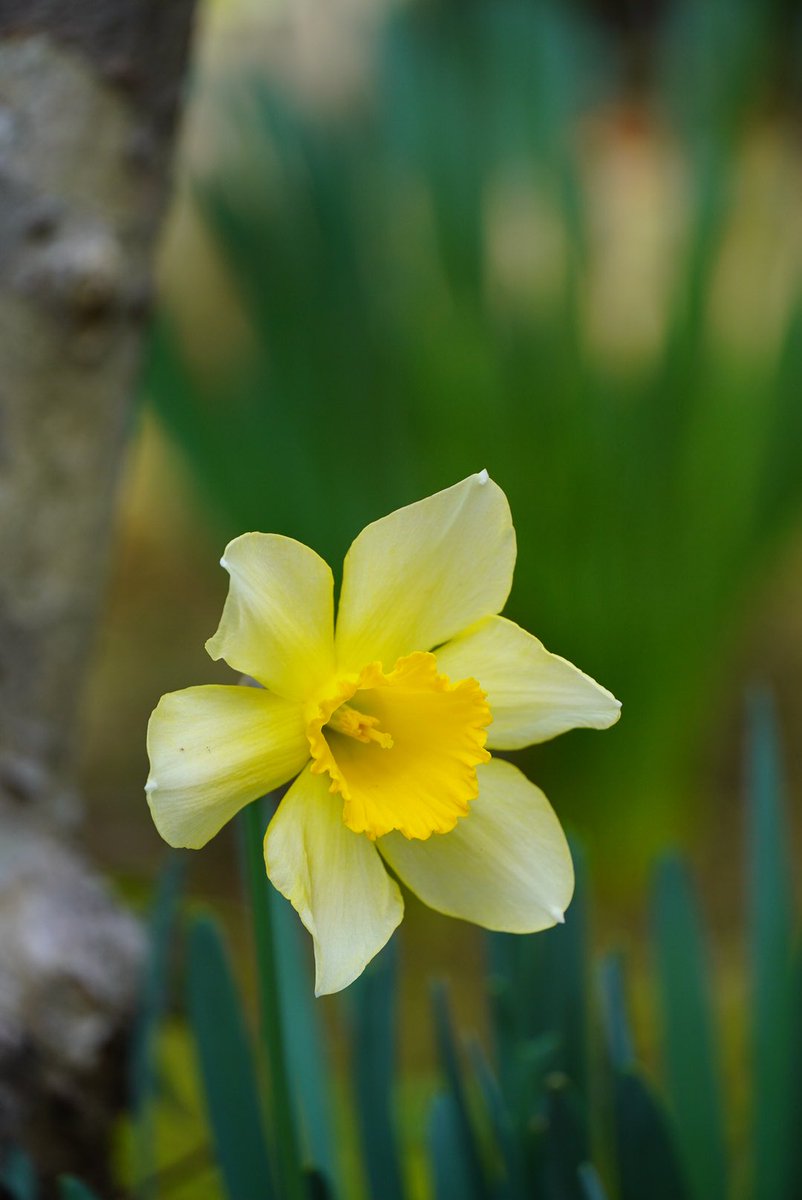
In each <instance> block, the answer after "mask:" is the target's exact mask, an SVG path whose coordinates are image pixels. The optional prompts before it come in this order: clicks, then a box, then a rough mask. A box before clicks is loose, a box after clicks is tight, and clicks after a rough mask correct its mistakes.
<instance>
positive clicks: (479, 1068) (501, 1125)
mask: <svg viewBox="0 0 802 1200" xmlns="http://www.w3.org/2000/svg"><path fill="white" fill-rule="evenodd" d="M468 1054H469V1057H470V1062H471V1066H472V1068H473V1074H474V1078H475V1080H476V1083H477V1085H478V1088H479V1094H480V1095H481V1097H482V1100H483V1101H484V1106H485V1111H486V1114H487V1118H488V1124H489V1126H490V1128H491V1129H492V1131H493V1135H494V1137H495V1140H496V1144H497V1145H498V1149H499V1152H500V1154H501V1158H502V1161H503V1163H504V1170H505V1176H506V1178H505V1183H504V1185H503V1186H502V1188H501V1189H500V1195H501V1198H502V1200H505V1198H506V1197H508V1196H509V1197H524V1196H526V1194H527V1192H526V1172H525V1164H524V1157H523V1154H522V1150H521V1145H520V1142H519V1140H518V1138H517V1137H516V1131H515V1127H514V1125H513V1121H512V1118H511V1116H510V1112H509V1109H508V1108H507V1104H506V1102H505V1099H504V1097H503V1095H502V1093H501V1089H500V1088H499V1085H498V1082H497V1080H496V1079H495V1077H494V1075H493V1072H492V1071H491V1069H490V1064H489V1063H488V1061H487V1058H486V1057H485V1053H484V1050H483V1049H482V1047H481V1045H480V1043H479V1042H478V1041H477V1039H476V1038H471V1039H470V1041H469V1042H468Z"/></svg>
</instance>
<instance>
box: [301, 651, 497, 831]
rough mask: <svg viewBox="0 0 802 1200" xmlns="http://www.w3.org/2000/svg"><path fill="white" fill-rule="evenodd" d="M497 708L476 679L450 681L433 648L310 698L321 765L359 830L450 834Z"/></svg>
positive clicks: (482, 758) (317, 768)
mask: <svg viewBox="0 0 802 1200" xmlns="http://www.w3.org/2000/svg"><path fill="white" fill-rule="evenodd" d="M491 720H492V716H491V713H490V709H489V708H488V706H487V704H486V703H485V693H484V692H483V691H482V689H481V688H480V687H479V684H478V683H477V682H476V680H475V679H462V680H460V681H459V682H458V683H453V684H452V683H451V682H450V680H449V679H448V678H447V676H445V675H439V674H438V672H437V662H436V659H435V656H434V655H433V654H425V653H416V654H409V655H406V656H405V657H403V658H399V660H398V662H397V663H396V664H395V666H394V667H393V670H392V671H390V672H389V673H385V672H384V671H383V670H382V667H381V664H380V663H371V664H370V665H369V666H367V667H365V668H364V669H363V670H362V671H361V672H360V673H359V675H358V676H356V677H354V676H350V677H349V678H347V679H343V680H340V681H339V682H338V683H337V684H336V685H335V686H334V687H333V688H332V690H331V693H330V694H327V695H326V696H325V698H324V699H322V700H319V701H317V702H315V703H314V704H312V705H311V706H310V710H309V713H308V724H307V737H308V739H309V746H310V750H311V753H312V760H313V761H312V771H313V772H315V773H316V774H323V773H324V772H325V773H328V775H329V776H330V778H331V791H332V792H335V793H339V794H340V795H341V796H342V798H343V821H344V822H345V824H346V825H347V826H348V828H349V829H352V830H353V831H354V832H355V833H365V834H367V836H368V837H369V838H377V837H382V836H383V835H384V834H385V833H389V832H390V831H391V830H393V829H398V830H400V831H401V833H403V834H404V835H405V836H406V837H408V838H421V839H425V838H428V837H429V836H430V835H431V834H432V833H447V832H448V831H449V830H450V829H453V828H454V826H455V825H456V823H457V821H458V820H459V818H460V817H461V816H464V815H465V814H466V813H467V812H468V807H469V803H470V801H471V800H473V799H475V798H476V795H477V793H478V790H479V789H478V784H477V780H476V767H477V765H478V764H479V763H482V762H486V761H487V760H488V759H489V757H490V755H489V754H488V753H487V751H486V750H485V749H484V744H485V740H486V738H487V726H488V725H489V724H490V722H491Z"/></svg>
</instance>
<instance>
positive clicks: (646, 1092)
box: [14, 698, 802, 1200]
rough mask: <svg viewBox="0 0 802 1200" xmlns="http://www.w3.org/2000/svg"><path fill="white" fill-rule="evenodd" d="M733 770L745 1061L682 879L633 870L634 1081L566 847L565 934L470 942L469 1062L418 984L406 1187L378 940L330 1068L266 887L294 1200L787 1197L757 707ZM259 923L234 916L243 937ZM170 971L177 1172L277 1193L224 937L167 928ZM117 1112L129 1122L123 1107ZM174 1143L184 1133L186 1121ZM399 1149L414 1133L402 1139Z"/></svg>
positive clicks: (618, 988) (791, 983) (789, 985)
mask: <svg viewBox="0 0 802 1200" xmlns="http://www.w3.org/2000/svg"><path fill="white" fill-rule="evenodd" d="M747 766H748V770H747V776H748V787H747V814H746V828H745V846H746V863H745V867H746V872H745V873H746V881H747V886H746V891H745V894H746V900H747V918H748V919H747V938H746V950H747V952H746V954H745V961H744V963H743V964H742V970H743V973H744V975H745V977H746V980H747V983H748V994H749V1004H748V1006H747V1007H748V1015H747V1014H746V1013H745V1014H744V1016H745V1017H746V1020H745V1021H744V1029H743V1030H742V1033H743V1036H744V1039H745V1043H746V1045H747V1046H748V1054H746V1055H745V1056H744V1058H743V1060H739V1061H738V1062H736V1063H729V1064H728V1066H727V1073H726V1076H725V1074H724V1072H723V1069H722V1046H721V1038H720V1026H721V1021H720V1011H721V990H720V989H719V988H718V987H717V986H716V987H714V984H715V983H716V982H717V980H716V975H717V971H716V969H715V955H714V954H712V953H711V951H710V948H709V944H708V937H707V933H706V930H705V928H704V922H703V919H702V916H701V914H700V911H699V908H698V905H697V902H696V899H695V895H694V889H693V887H692V884H691V881H690V876H689V872H688V869H687V866H686V865H685V864H684V863H683V862H682V861H681V860H680V859H679V858H677V857H675V856H671V857H664V858H663V859H662V861H661V862H660V863H659V864H658V868H657V870H656V872H655V877H654V885H653V889H652V905H651V922H650V926H651V929H650V939H649V940H650V943H651V950H652V956H651V957H652V964H653V968H654V971H653V976H654V990H653V992H652V993H650V995H652V996H653V998H654V1000H655V1001H656V1009H657V1012H656V1021H655V1022H654V1024H655V1025H656V1027H657V1029H658V1030H659V1038H658V1043H659V1054H658V1056H657V1057H658V1061H657V1063H655V1064H652V1066H651V1068H650V1070H648V1071H647V1070H645V1069H644V1067H643V1066H642V1065H641V1063H640V1061H639V1055H638V1049H637V1041H638V1039H637V1038H636V1036H635V1034H634V1033H633V1029H632V1026H631V1023H630V1017H629V1011H628V1009H629V1005H628V999H627V981H626V976H625V960H624V957H623V955H621V954H618V953H612V954H607V955H605V956H604V957H603V958H601V960H600V961H597V962H596V963H595V965H594V961H593V960H594V953H593V950H592V948H591V942H592V941H593V940H595V939H592V938H591V928H590V926H591V917H592V915H593V911H594V910H593V908H592V907H591V905H590V904H589V896H588V887H587V877H586V876H587V873H586V870H585V866H584V856H583V854H582V853H581V852H580V851H579V850H578V849H577V848H575V849H574V856H575V863H576V867H577V893H576V896H575V899H574V901H573V903H572V905H571V907H570V909H569V912H568V914H567V920H566V924H565V925H564V926H558V927H557V928H555V929H552V930H549V931H547V932H546V933H542V934H534V935H527V936H516V935H512V934H495V933H492V934H488V935H487V940H486V949H487V955H486V982H487V997H488V1003H489V1007H490V1022H489V1027H490V1034H491V1047H490V1053H489V1054H488V1053H487V1052H486V1050H485V1048H484V1047H483V1045H482V1044H481V1042H480V1040H479V1039H477V1038H476V1037H473V1036H471V1037H469V1038H463V1037H462V1036H460V1034H459V1033H458V1031H457V1028H456V1025H455V1022H454V1019H453V1017H452V1013H451V1006H450V1001H449V993H448V990H447V988H446V986H445V984H444V983H442V982H438V983H436V984H435V985H434V987H433V989H432V1025H433V1030H434V1040H435V1046H436V1051H437V1058H438V1062H439V1082H438V1083H437V1084H436V1085H435V1088H434V1090H433V1092H430V1095H429V1099H428V1103H427V1107H428V1128H427V1136H426V1138H425V1147H426V1157H427V1167H426V1171H425V1174H424V1176H423V1177H422V1178H421V1176H420V1175H419V1174H416V1173H413V1171H412V1170H411V1166H410V1164H411V1154H410V1151H411V1144H410V1140H409V1130H408V1123H407V1121H406V1120H405V1117H404V1113H403V1111H402V1110H401V1108H400V1107H399V1101H400V1098H401V1092H400V1080H399V1078H398V1063H397V1051H398V1035H399V1022H398V1003H397V1001H398V977H399V962H398V957H397V945H396V943H395V942H393V943H391V944H390V945H389V946H388V947H387V948H386V949H385V950H384V951H383V952H382V953H381V954H380V955H379V956H378V957H377V959H375V960H374V962H373V963H372V964H371V965H370V966H369V967H368V969H367V970H366V971H365V973H364V974H363V976H362V977H361V978H360V979H359V980H358V981H357V982H356V983H355V984H353V985H352V987H351V988H350V989H348V991H347V992H346V993H344V995H343V996H342V997H341V998H340V1000H341V1002H342V1003H341V1006H340V1008H339V1010H338V1011H339V1017H340V1021H341V1028H344V1029H345V1030H346V1031H347V1039H346V1040H347V1054H346V1060H345V1062H344V1063H340V1064H339V1065H338V1064H337V1063H336V1062H335V1060H334V1058H333V1056H332V1054H331V1044H330V1039H329V1037H328V1036H327V1035H326V1033H325V1031H324V1029H323V1025H322V1018H323V1016H324V1013H328V1015H329V1016H331V1015H332V1012H333V1011H334V1010H332V1009H331V1008H329V1007H327V1006H326V1005H323V1006H321V1005H320V1004H319V1003H318V1002H315V1001H314V1000H313V999H312V975H311V970H310V967H311V963H310V961H309V959H308V957H307V956H306V955H305V954H304V953H303V950H305V949H308V946H307V945H306V939H307V935H306V934H305V932H304V931H303V930H302V928H301V925H300V922H299V921H298V919H297V917H296V915H295V914H294V913H293V911H292V910H291V908H290V907H289V905H288V904H287V902H286V901H285V900H284V899H283V898H282V897H281V896H279V895H278V893H276V892H274V891H272V889H271V891H270V892H269V894H268V896H267V897H266V899H267V903H268V904H269V907H270V911H271V914H272V920H273V921H274V923H275V928H276V930H277V931H278V941H277V946H278V949H279V953H280V958H279V960H278V961H279V963H280V980H281V986H280V989H279V993H278V995H274V996H273V997H272V1001H273V1002H274V1003H275V1002H277V1003H278V1004H279V1006H280V1010H281V1021H282V1023H283V1026H284V1030H285V1039H284V1043H283V1055H284V1056H285V1058H286V1064H288V1065H289V1068H290V1070H289V1077H290V1080H291V1085H290V1092H291V1096H292V1105H291V1108H292V1112H291V1114H290V1118H291V1120H292V1121H293V1122H294V1124H295V1127H296V1129H297V1131H298V1135H299V1142H300V1147H301V1150H300V1156H299V1159H298V1162H297V1163H296V1170H297V1171H298V1172H299V1176H298V1178H299V1179H302V1180H303V1184H304V1190H303V1192H302V1193H301V1194H303V1195H304V1196H306V1197H308V1198H309V1200H314V1198H318V1197H321V1198H323V1200H326V1198H329V1200H336V1198H338V1197H339V1198H340V1200H351V1198H352V1197H363V1198H364V1200H421V1198H424V1197H425V1198H431V1200H603V1198H604V1197H608V1198H609V1200H645V1198H646V1197H649V1200H730V1198H734V1197H739V1198H741V1200H764V1198H765V1200H796V1197H798V1196H799V1195H800V1189H802V1158H801V1157H800V1152H799V1145H798V1139H797V1138H796V1137H795V1126H796V1120H797V1117H798V1113H799V1106H800V1100H801V1099H802V1097H801V1096H800V1079H802V1023H801V1021H800V1004H799V1000H800V994H801V993H800V987H802V957H800V949H799V942H798V922H797V918H796V914H795V912H794V909H793V906H792V904H791V900H790V896H791V888H792V874H791V864H790V861H789V856H788V853H787V844H788V827H787V817H786V813H785V804H784V796H783V783H782V773H781V767H780V759H779V750H778V746H777V737H776V730H775V726H774V721H773V718H772V714H771V709H770V705H769V704H768V702H767V700H766V699H765V698H758V699H757V700H756V701H755V702H754V704H753V712H752V721H751V744H750V748H749V755H748V764H747ZM260 819H261V817H260ZM165 904H172V901H171V900H170V890H169V888H167V889H163V890H162V893H161V898H160V899H159V900H158V902H157V905H156V910H157V919H156V920H155V921H154V925H153V928H154V930H155V931H156V936H155V937H154V941H153V946H154V961H158V962H162V963H163V961H164V957H163V955H164V948H163V943H162V942H161V941H160V934H159V931H160V930H162V929H164V928H166V927H167V926H168V925H171V924H172V923H173V922H172V920H170V921H165V920H164V917H163V915H162V916H161V917H159V916H158V912H159V908H160V907H161V908H162V913H163V912H164V906H165ZM258 928H259V922H258V921H257V922H254V932H255V933H256V936H259V934H258ZM407 966H408V967H409V964H407ZM184 978H185V987H186V1006H187V1011H188V1014H189V1021H190V1028H191V1031H192V1035H193V1038H194V1041H195V1047H196V1053H197V1057H198V1062H199V1066H200V1074H201V1078H202V1092H203V1095H204V1097H205V1108H206V1112H207V1115H208V1126H209V1135H210V1142H209V1143H206V1145H205V1155H204V1154H203V1153H201V1155H200V1157H198V1155H197V1154H196V1156H195V1161H194V1169H195V1170H196V1172H198V1173H200V1171H201V1170H202V1169H203V1167H204V1165H205V1163H209V1164H211V1163H217V1165H218V1166H219V1169H220V1172H221V1178H222V1195H223V1196H224V1197H226V1200H259V1198H262V1197H264V1198H265V1200H269V1198H270V1197H277V1198H279V1200H285V1198H286V1196H288V1195H289V1194H290V1192H289V1190H288V1185H287V1181H286V1179H285V1180H284V1181H283V1182H282V1181H281V1174H280V1172H279V1171H277V1169H276V1168H277V1166H278V1164H279V1162H280V1159H281V1157H282V1144H281V1138H282V1136H283V1134H282V1130H285V1129H286V1124H287V1116H288V1114H287V1113H283V1114H281V1119H280V1120H279V1119H277V1115H276V1113H275V1111H274V1112H272V1114H271V1111H270V1104H269V1103H265V1104H262V1102H261V1101H260V1098H259V1093H260V1091H261V1093H262V1095H263V1096H264V1097H265V1099H266V1101H267V1100H269V1098H270V1097H271V1096H272V1095H273V1089H272V1088H271V1087H269V1086H264V1084H265V1076H263V1074H262V1070H263V1068H265V1069H266V1070H267V1073H268V1076H269V1074H270V1072H271V1071H273V1070H275V1066H276V1064H275V1061H274V1058H273V1057H272V1055H273V1050H274V1049H275V1047H273V1049H270V1050H269V1053H268V1057H267V1059H266V1060H264V1061H263V1060H262V1058H261V1055H260V1053H259V1042H258V1039H254V1038H252V1036H251V1033H250V1032H249V1030H250V1022H249V1020H248V1017H247V1014H246V1013H245V1011H244V1009H243V1006H242V1004H241V1001H240V998H239V996H240V988H239V986H238V984H237V983H236V982H235V979H234V976H233V974H232V970H231V966H230V965H229V958H228V955H227V953H226V950H225V943H224V935H223V933H222V931H221V929H220V926H219V925H218V924H217V923H216V922H215V921H213V920H212V919H211V918H210V917H208V916H205V915H196V916H195V917H193V918H191V919H190V921H189V923H188V930H187V939H186V971H185V973H184ZM153 997H154V993H153V991H152V989H149V988H146V990H145V994H144V1011H143V1019H145V1020H152V1021H155V1022H156V1023H159V1022H161V1021H162V1020H163V1012H162V1006H161V1002H159V1003H158V1004H157V1005H156V1008H155V1009H154V1012H153V1015H152V1017H151V1018H148V1017H147V1010H148V1005H152V1004H153ZM146 1045H147V1043H145V1042H142V1041H140V1042H139V1043H138V1049H137V1050H136V1053H137V1054H143V1053H149V1051H147V1049H146ZM343 1067H344V1068H345V1071H344V1075H345V1082H347V1085H348V1087H347V1090H345V1091H344V1090H343V1082H344V1080H343V1078H342V1077H341V1072H342V1068H343ZM282 1069H283V1067H282ZM136 1077H137V1078H150V1079H151V1092H150V1095H149V1097H148V1098H147V1104H151V1105H152V1104H155V1103H157V1102H158V1103H163V1101H159V1096H160V1095H161V1094H162V1092H163V1090H164V1081H163V1080H159V1078H158V1076H157V1075H154V1074H153V1073H152V1072H148V1071H146V1070H142V1069H140V1070H139V1071H137V1072H136ZM733 1081H735V1083H736V1086H735V1087H734V1088H733ZM744 1089H745V1090H746V1092H747V1095H748V1111H747V1113H746V1117H745V1119H744V1120H743V1121H738V1122H736V1120H735V1119H734V1112H733V1106H732V1104H731V1103H730V1097H731V1095H732V1094H733V1092H735V1093H736V1094H737V1093H738V1092H739V1091H741V1090H744ZM147 1104H146V1107H147ZM137 1113H138V1116H137V1120H141V1119H143V1116H144V1115H145V1109H143V1107H142V1105H141V1104H140V1105H139V1106H138V1108H137ZM167 1115H168V1119H169V1112H168V1114H167ZM195 1136H196V1138H199V1137H202V1134H200V1132H199V1130H198V1128H197V1125H196V1128H195ZM415 1140H417V1141H418V1142H420V1141H421V1140H422V1139H421V1131H420V1130H418V1131H417V1133H416V1138H415ZM354 1145H355V1146H356V1148H357V1152H356V1153H355V1154H354V1153H353V1146H354ZM349 1146H350V1147H351V1153H347V1147H349ZM204 1159H205V1161H204ZM298 1163H300V1164H303V1165H302V1166H299V1165H298ZM159 1179H160V1176H159V1174H158V1173H157V1174H156V1175H154V1176H152V1177H151V1179H150V1183H149V1186H148V1191H147V1195H152V1196H154V1197H165V1198H167V1197H169V1196H170V1195H171V1194H173V1182H172V1179H171V1175H170V1171H169V1170H167V1171H165V1172H164V1174H163V1186H161V1185H160V1183H159ZM206 1179H207V1183H206V1187H205V1188H203V1189H201V1190H197V1191H195V1192H192V1191H189V1192H187V1193H186V1194H187V1195H197V1196H198V1197H201V1196H203V1197H207V1196H208V1197H209V1198H210V1200H211V1197H213V1196H214V1197H216V1196H218V1195H219V1194H220V1193H218V1191H217V1190H216V1189H215V1190H212V1185H211V1184H210V1183H209V1181H208V1176H206ZM296 1182H297V1180H296ZM14 1194H15V1196H19V1200H24V1196H25V1195H26V1193H23V1192H15V1193H14ZM145 1194H146V1193H145V1192H144V1191H142V1190H141V1189H140V1188H137V1189H136V1195H137V1196H144V1195H145ZM176 1194H179V1193H178V1192H176ZM180 1194H181V1195H183V1194H185V1193H184V1192H181V1193H180Z"/></svg>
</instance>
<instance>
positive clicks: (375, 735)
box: [327, 704, 393, 750]
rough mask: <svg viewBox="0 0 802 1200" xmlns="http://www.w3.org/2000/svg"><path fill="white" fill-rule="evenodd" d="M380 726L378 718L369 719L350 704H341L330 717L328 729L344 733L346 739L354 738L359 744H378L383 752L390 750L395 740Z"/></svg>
mask: <svg viewBox="0 0 802 1200" xmlns="http://www.w3.org/2000/svg"><path fill="white" fill-rule="evenodd" d="M378 725H379V718H378V717H368V716H366V715H365V714H364V713H361V712H357V710H356V709H355V708H351V706H350V704H341V705H340V707H339V708H338V709H337V711H336V712H334V713H332V715H331V716H330V717H329V720H328V725H327V728H328V729H333V730H335V731H336V732H337V733H344V734H345V735H346V737H350V738H354V739H355V740H356V741H357V742H365V743H367V742H377V743H378V745H379V746H381V748H382V750H389V749H391V747H392V745H393V739H392V737H391V736H390V734H389V733H383V732H382V731H381V730H380V729H379V728H378Z"/></svg>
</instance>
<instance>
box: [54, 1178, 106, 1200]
mask: <svg viewBox="0 0 802 1200" xmlns="http://www.w3.org/2000/svg"><path fill="white" fill-rule="evenodd" d="M58 1186H59V1200H97V1196H96V1195H95V1193H94V1192H93V1191H90V1189H89V1188H88V1187H87V1186H86V1184H85V1183H81V1181H80V1179H75V1178H73V1176H72V1175H62V1177H61V1178H60V1179H59V1181H58Z"/></svg>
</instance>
